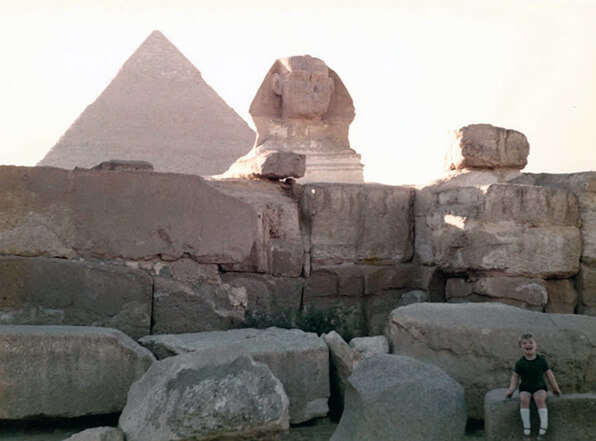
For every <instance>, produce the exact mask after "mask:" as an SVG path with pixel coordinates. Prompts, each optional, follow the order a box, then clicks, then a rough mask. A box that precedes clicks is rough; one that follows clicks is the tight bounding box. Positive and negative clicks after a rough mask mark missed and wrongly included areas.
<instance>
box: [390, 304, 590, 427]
mask: <svg viewBox="0 0 596 441" xmlns="http://www.w3.org/2000/svg"><path fill="white" fill-rule="evenodd" d="M529 330H531V331H532V332H533V333H534V334H535V335H536V339H537V342H538V348H539V349H538V350H539V352H541V353H544V354H545V355H546V357H547V359H548V361H549V363H550V364H551V366H553V370H554V371H555V374H556V376H557V381H558V383H559V386H560V387H561V389H562V390H564V391H565V393H573V392H585V391H591V390H594V388H595V387H596V318H592V317H587V316H582V315H570V314H544V313H540V312H531V311H525V310H523V309H520V308H515V307H512V306H507V305H502V304H498V303H490V304H489V303H484V304H475V303H468V304H458V305H453V304H438V303H418V304H414V305H409V306H404V307H402V308H397V309H396V310H395V311H393V312H392V313H391V316H390V320H389V323H388V327H387V336H388V338H389V342H390V346H391V351H392V353H396V354H403V355H408V356H411V357H414V358H416V359H418V360H422V361H425V362H428V363H433V364H435V365H437V366H439V367H441V368H442V369H444V370H445V372H447V374H449V375H450V376H451V377H453V378H454V379H455V380H457V381H459V382H460V383H461V384H462V385H463V386H464V387H465V389H466V400H467V404H468V406H467V407H468V415H469V416H470V417H472V418H476V419H482V418H483V401H484V395H485V394H486V392H488V391H489V390H491V389H495V388H497V387H499V386H503V385H507V384H509V379H510V377H511V369H512V366H513V364H514V363H515V361H516V360H517V359H519V357H520V356H521V353H520V351H519V348H518V344H517V340H518V337H519V335H521V334H522V333H524V332H528V331H529Z"/></svg>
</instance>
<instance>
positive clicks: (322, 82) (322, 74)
mask: <svg viewBox="0 0 596 441" xmlns="http://www.w3.org/2000/svg"><path fill="white" fill-rule="evenodd" d="M334 87H335V84H334V82H333V79H332V78H331V75H330V72H329V68H328V67H327V65H326V64H325V63H324V62H323V61H322V60H320V59H318V58H314V57H311V56H309V55H303V56H294V57H289V58H282V59H280V60H279V70H278V72H274V73H273V75H272V76H271V89H272V90H273V92H274V93H275V94H276V95H278V96H280V97H281V117H282V119H287V118H301V119H320V118H321V117H322V116H323V115H324V114H325V113H326V112H327V110H328V109H329V103H330V102H331V96H332V94H333V90H334Z"/></svg>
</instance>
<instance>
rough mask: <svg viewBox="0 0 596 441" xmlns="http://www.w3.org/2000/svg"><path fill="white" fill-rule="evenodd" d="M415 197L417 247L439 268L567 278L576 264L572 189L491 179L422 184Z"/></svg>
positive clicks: (577, 242) (422, 256) (424, 258)
mask: <svg viewBox="0 0 596 441" xmlns="http://www.w3.org/2000/svg"><path fill="white" fill-rule="evenodd" d="M417 195H418V197H417V198H416V253H417V255H418V257H419V258H420V260H421V262H422V263H423V264H425V265H437V266H439V267H440V269H441V270H442V271H443V272H446V273H457V274H460V273H466V272H470V271H476V272H477V271H483V272H491V273H495V272H500V273H504V274H506V275H508V276H524V277H540V278H547V277H553V276H554V277H568V276H571V275H574V274H576V273H577V272H578V270H579V257H580V254H581V239H580V232H579V229H578V228H577V225H578V222H579V219H578V207H577V200H576V198H575V196H574V195H573V194H571V193H570V192H567V191H565V190H560V189H551V188H546V187H538V186H528V185H512V184H490V185H487V186H476V187H457V186H456V187H453V186H450V185H449V183H444V184H440V185H437V186H433V187H427V188H425V189H423V190H421V191H420V192H419V193H418V194H417Z"/></svg>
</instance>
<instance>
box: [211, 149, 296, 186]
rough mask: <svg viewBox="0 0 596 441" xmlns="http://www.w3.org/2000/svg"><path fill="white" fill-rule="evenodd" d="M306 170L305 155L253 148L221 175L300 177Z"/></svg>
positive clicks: (235, 176) (275, 177)
mask: <svg viewBox="0 0 596 441" xmlns="http://www.w3.org/2000/svg"><path fill="white" fill-rule="evenodd" d="M305 170H306V156H305V155H302V154H299V153H294V152H285V151H279V150H263V149H253V150H251V151H250V152H248V153H247V154H246V155H244V156H242V157H241V158H238V159H237V160H236V162H234V163H233V164H232V165H231V166H230V168H229V169H228V170H227V171H226V172H225V173H224V174H223V175H222V176H221V177H223V178H244V179H285V178H301V177H303V176H304V173H305Z"/></svg>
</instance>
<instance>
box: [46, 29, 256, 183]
mask: <svg viewBox="0 0 596 441" xmlns="http://www.w3.org/2000/svg"><path fill="white" fill-rule="evenodd" d="M254 140H255V133H254V131H253V130H252V129H251V128H250V127H249V126H248V124H247V123H246V122H245V121H244V120H243V119H242V118H241V117H240V116H239V115H238V114H237V113H236V112H235V111H234V110H233V109H232V108H231V107H229V106H228V105H227V104H226V103H225V102H224V101H223V99H221V98H220V97H219V95H217V93H216V92H215V91H214V90H213V89H212V88H211V87H210V86H209V85H208V84H207V83H206V82H205V80H203V77H202V76H201V73H200V72H199V71H198V70H197V68H195V67H194V66H193V65H192V63H191V62H190V61H189V60H188V59H187V58H186V57H185V56H184V55H182V53H181V52H180V51H179V50H178V49H177V48H176V47H175V46H174V45H173V44H172V43H170V41H168V39H167V38H166V37H165V36H164V35H163V34H162V33H161V32H159V31H153V32H152V33H151V35H149V37H148V38H147V39H146V40H145V41H144V42H143V43H142V44H141V46H139V48H138V49H137V50H136V51H135V52H134V53H133V54H132V55H131V57H130V58H129V59H128V60H127V61H126V62H125V63H124V65H123V66H122V68H121V69H120V71H119V72H118V74H117V75H116V77H115V78H114V79H113V80H112V82H111V83H110V84H109V85H108V87H107V88H106V89H105V90H104V91H103V92H102V94H101V95H100V96H99V98H97V100H95V102H94V103H92V104H91V105H89V106H88V107H87V108H86V109H85V111H84V112H83V113H82V114H81V115H80V116H79V118H78V119H77V120H76V121H75V122H74V123H73V124H72V126H70V128H69V129H68V130H67V131H66V133H65V134H64V135H63V136H62V138H60V140H59V141H58V143H57V144H56V145H55V146H54V147H52V149H51V150H50V151H49V152H48V153H47V155H46V156H45V157H44V158H43V159H42V160H41V161H40V162H39V163H38V165H45V166H54V167H60V168H67V169H72V168H74V167H84V168H89V167H92V166H95V165H97V164H99V163H100V162H103V161H107V160H112V159H118V160H137V161H148V162H150V163H151V164H153V166H154V169H155V170H156V171H160V172H175V173H187V174H198V175H202V176H209V175H214V174H219V173H222V172H224V171H225V170H227V168H228V167H229V166H230V165H231V164H232V163H233V162H234V160H235V159H236V158H238V157H240V156H242V155H244V154H246V153H247V152H248V151H249V150H250V149H251V147H252V145H253V143H254Z"/></svg>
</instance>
